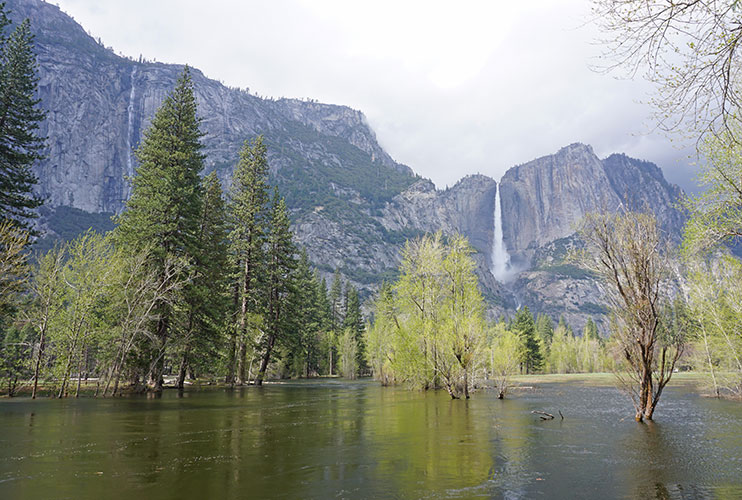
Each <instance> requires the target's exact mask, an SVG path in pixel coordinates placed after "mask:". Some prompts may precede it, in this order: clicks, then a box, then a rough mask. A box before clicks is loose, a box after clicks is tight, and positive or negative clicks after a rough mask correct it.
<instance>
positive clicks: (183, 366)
mask: <svg viewBox="0 0 742 500" xmlns="http://www.w3.org/2000/svg"><path fill="white" fill-rule="evenodd" d="M190 352H191V346H190V345H189V346H187V347H186V348H185V350H184V351H183V357H182V358H181V360H180V370H178V383H177V386H178V389H179V390H181V391H182V390H183V386H184V385H185V378H186V371H187V369H188V355H189V354H190Z"/></svg>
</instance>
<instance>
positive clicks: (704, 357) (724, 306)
mask: <svg viewBox="0 0 742 500" xmlns="http://www.w3.org/2000/svg"><path fill="white" fill-rule="evenodd" d="M689 268H690V269H689V273H688V277H689V280H688V282H689V285H690V293H689V308H690V313H691V315H692V317H693V318H695V321H696V322H697V324H696V325H695V328H693V330H694V331H695V335H694V336H693V337H694V338H693V340H695V347H696V348H695V349H693V351H694V352H696V353H697V357H696V359H695V365H696V367H697V368H698V369H701V370H705V371H707V372H708V374H709V377H710V379H711V386H712V390H713V393H714V394H715V395H716V396H731V397H734V398H739V397H742V331H741V330H740V328H739V325H740V324H742V263H740V261H739V260H738V259H736V258H734V257H732V256H730V255H724V256H722V257H720V258H719V259H718V260H717V261H715V262H713V263H712V262H707V261H704V260H700V259H698V260H694V261H692V262H690V263H689Z"/></svg>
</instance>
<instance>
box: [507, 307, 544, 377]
mask: <svg viewBox="0 0 742 500" xmlns="http://www.w3.org/2000/svg"><path fill="white" fill-rule="evenodd" d="M510 330H512V331H514V332H516V333H517V334H518V336H519V337H520V340H521V349H522V350H521V370H522V371H523V372H525V373H533V372H536V371H538V370H540V369H541V367H542V365H543V362H544V359H543V355H542V354H541V348H540V346H539V343H538V340H536V323H535V322H534V321H533V315H532V314H531V311H529V310H528V306H526V307H523V308H521V309H518V312H517V313H516V314H515V318H514V319H513V323H512V324H511V325H510Z"/></svg>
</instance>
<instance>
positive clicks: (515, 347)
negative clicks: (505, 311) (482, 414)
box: [488, 321, 521, 399]
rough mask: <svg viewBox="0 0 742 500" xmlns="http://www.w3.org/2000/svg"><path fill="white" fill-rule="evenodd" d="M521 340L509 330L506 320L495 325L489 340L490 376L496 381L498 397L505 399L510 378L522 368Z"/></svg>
mask: <svg viewBox="0 0 742 500" xmlns="http://www.w3.org/2000/svg"><path fill="white" fill-rule="evenodd" d="M520 354H521V341H520V338H519V337H518V334H516V333H514V332H512V331H510V330H508V328H507V327H506V326H505V322H504V321H500V322H498V323H497V324H495V325H494V327H493V328H492V332H491V339H490V342H489V358H490V359H489V360H488V361H489V370H490V378H491V379H492V380H493V381H494V383H495V390H496V391H497V397H498V399H504V398H505V395H506V394H507V392H508V389H509V388H510V378H511V377H512V376H513V375H516V374H517V373H518V370H519V369H520Z"/></svg>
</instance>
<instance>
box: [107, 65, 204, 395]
mask: <svg viewBox="0 0 742 500" xmlns="http://www.w3.org/2000/svg"><path fill="white" fill-rule="evenodd" d="M199 124H200V119H199V118H198V117H197V114H196V98H195V95H194V90H193V82H192V80H191V76H190V70H189V69H188V67H186V68H185V69H184V70H183V73H182V74H181V75H180V77H179V78H178V81H177V83H176V85H175V88H174V89H173V91H172V92H171V93H170V94H168V96H167V97H166V98H165V100H164V101H163V103H162V105H161V106H160V108H159V109H158V110H157V112H156V113H155V116H154V118H153V120H152V124H151V125H150V127H149V128H148V129H147V131H146V132H145V134H144V138H143V139H142V142H141V145H140V146H139V149H137V151H136V155H137V159H138V160H139V167H138V168H137V172H136V176H135V177H134V178H133V179H132V194H131V198H129V200H128V201H127V203H126V209H125V210H124V212H123V213H122V214H121V215H120V216H119V217H118V218H117V222H118V224H119V225H118V227H117V228H116V230H115V232H114V236H115V239H116V244H117V245H118V246H119V247H120V248H127V249H129V250H130V251H132V252H133V253H139V252H142V251H144V250H145V249H147V250H148V254H149V255H150V256H151V258H152V262H151V265H152V266H154V268H156V269H157V270H158V271H159V273H160V274H161V275H164V274H165V273H166V267H167V266H168V265H169V263H170V262H171V261H172V259H180V260H181V262H182V263H184V264H185V267H184V268H183V271H184V272H186V273H187V274H188V275H191V276H192V275H193V274H196V273H197V272H198V271H197V270H195V269H194V268H193V266H194V264H195V262H196V260H197V259H198V255H199V254H200V251H201V245H200V241H199V236H200V220H201V216H202V211H203V191H202V186H201V178H200V177H199V175H200V173H201V171H202V170H203V160H204V157H203V155H202V154H201V148H202V145H201V142H200V140H201V137H202V135H203V134H202V133H201V131H200V130H199ZM190 293H192V291H186V294H187V295H188V294H190ZM183 306H184V305H183V301H182V300H179V301H178V303H177V304H171V303H167V302H164V301H162V302H160V303H159V304H158V307H157V311H158V314H159V319H158V321H157V322H156V323H155V324H153V326H152V328H153V333H154V334H153V335H152V336H151V340H152V345H151V354H150V358H151V360H152V363H151V366H150V367H149V370H148V371H149V382H148V383H149V384H150V385H151V386H152V387H153V388H154V389H155V390H158V391H159V390H161V389H162V384H163V379H162V372H163V370H164V352H165V350H166V348H167V344H168V342H169V341H170V340H171V337H172V333H173V332H172V329H173V326H175V323H174V322H175V321H176V319H177V318H175V317H174V315H173V314H174V309H177V308H178V307H183ZM181 333H182V331H181Z"/></svg>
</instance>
